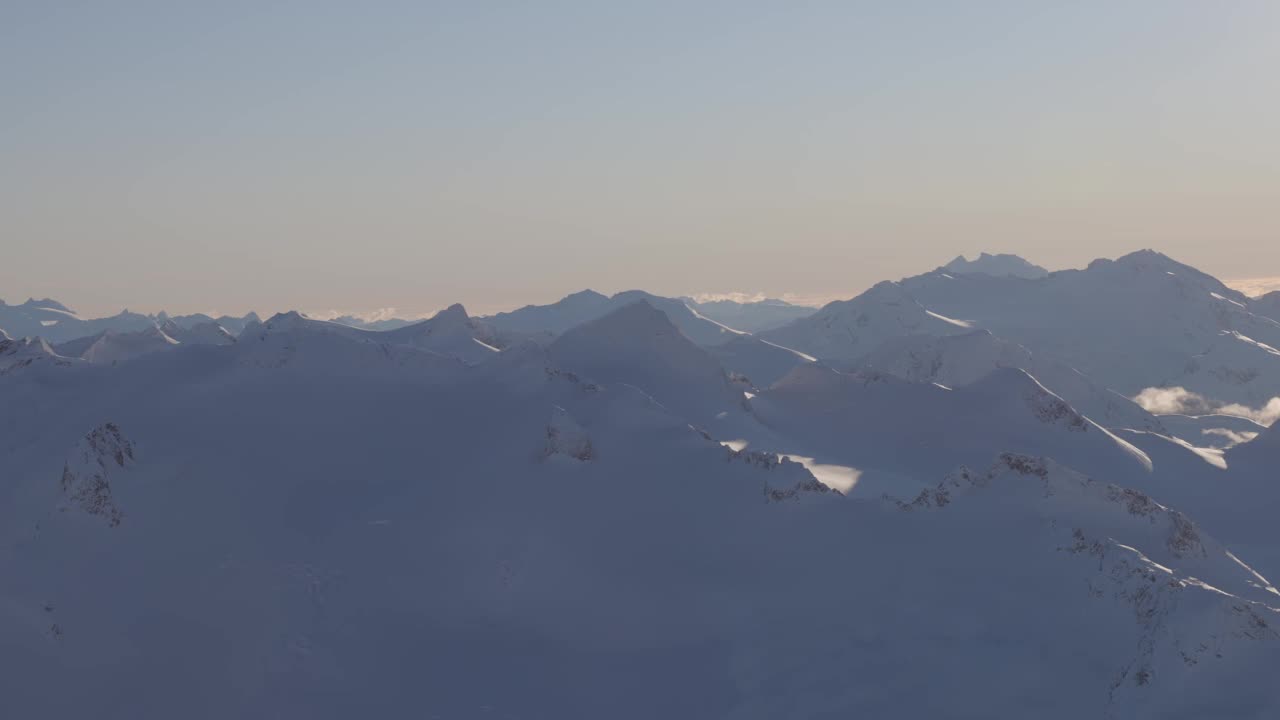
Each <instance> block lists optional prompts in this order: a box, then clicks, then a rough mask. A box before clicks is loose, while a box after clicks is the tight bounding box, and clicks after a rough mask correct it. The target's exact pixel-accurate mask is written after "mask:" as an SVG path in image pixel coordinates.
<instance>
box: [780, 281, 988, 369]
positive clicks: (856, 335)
mask: <svg viewBox="0 0 1280 720" xmlns="http://www.w3.org/2000/svg"><path fill="white" fill-rule="evenodd" d="M971 327H972V326H971V324H970V323H967V322H965V321H963V320H957V319H953V318H950V317H947V316H944V315H942V314H939V313H937V312H934V311H933V310H930V309H929V308H927V307H925V306H924V305H921V304H920V303H919V302H918V301H917V300H916V299H915V298H913V297H912V296H911V295H910V294H909V293H908V292H906V291H905V290H904V288H903V287H902V285H901V284H899V283H895V282H882V283H880V284H878V285H876V286H875V287H872V288H871V289H870V290H867V291H866V292H865V293H863V294H861V295H859V296H858V297H855V298H853V299H852V300H839V301H836V302H833V303H829V304H828V305H826V306H825V307H823V308H822V309H821V310H819V311H818V312H817V313H815V314H813V315H811V316H809V317H806V318H803V319H800V320H796V321H794V322H792V323H789V324H787V325H784V326H783V327H780V328H777V329H775V330H770V331H768V332H764V333H760V337H761V338H763V339H765V340H768V341H770V342H773V343H776V344H778V345H781V346H783V347H787V348H791V349H794V350H798V351H800V352H803V353H806V354H809V355H813V356H816V357H818V358H821V359H824V360H851V359H854V358H858V357H861V356H863V355H866V354H867V353H870V352H871V351H873V350H875V349H876V348H878V347H879V346H880V345H881V344H882V343H884V342H886V341H888V340H891V339H893V338H899V337H905V336H908V335H956V334H960V333H963V332H966V331H967V330H969V329H970V328H971Z"/></svg>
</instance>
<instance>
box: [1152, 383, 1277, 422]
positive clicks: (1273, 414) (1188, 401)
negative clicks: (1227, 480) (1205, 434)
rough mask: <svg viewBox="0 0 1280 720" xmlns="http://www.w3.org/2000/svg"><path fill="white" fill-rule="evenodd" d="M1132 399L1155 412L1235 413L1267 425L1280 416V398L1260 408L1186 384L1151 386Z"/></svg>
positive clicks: (1158, 413)
mask: <svg viewBox="0 0 1280 720" xmlns="http://www.w3.org/2000/svg"><path fill="white" fill-rule="evenodd" d="M1133 401H1134V402H1136V403H1138V405H1141V406H1142V409H1144V410H1146V411H1147V412H1149V413H1151V414H1152V415H1234V416H1236V417H1242V418H1247V419H1249V420H1252V421H1254V422H1256V423H1258V424H1259V425H1266V426H1268V427H1269V426H1270V425H1271V424H1272V423H1274V422H1275V421H1276V420H1278V419H1280V397H1273V398H1271V400H1270V401H1268V402H1267V404H1266V405H1263V406H1262V407H1260V408H1251V407H1249V406H1248V405H1242V404H1240V403H1219V402H1215V401H1213V400H1211V399H1209V398H1207V397H1205V396H1203V395H1201V394H1199V393H1194V392H1191V391H1190V390H1188V389H1186V388H1184V387H1165V388H1157V387H1149V388H1147V389H1146V390H1143V391H1142V392H1140V393H1138V394H1137V395H1135V396H1134V397H1133Z"/></svg>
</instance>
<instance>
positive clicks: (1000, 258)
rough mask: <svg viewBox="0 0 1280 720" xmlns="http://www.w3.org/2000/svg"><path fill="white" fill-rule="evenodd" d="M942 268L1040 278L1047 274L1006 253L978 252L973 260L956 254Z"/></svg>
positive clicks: (1038, 267) (967, 272)
mask: <svg viewBox="0 0 1280 720" xmlns="http://www.w3.org/2000/svg"><path fill="white" fill-rule="evenodd" d="M943 269H944V270H947V271H948V272H952V273H958V274H965V275H971V274H978V273H981V274H984V275H994V276H997V277H1000V276H1012V277H1021V278H1029V279H1036V278H1042V277H1045V276H1047V275H1048V274H1049V271H1048V270H1045V269H1044V268H1042V267H1040V266H1039V265H1035V264H1033V263H1030V262H1028V261H1026V260H1024V259H1023V258H1021V257H1018V256H1017V255H1012V254H1008V253H998V254H994V255H993V254H991V253H987V252H984V253H980V254H979V255H978V257H977V259H975V260H967V259H965V257H964V256H963V255H958V256H956V259H955V260H952V261H951V262H949V263H947V264H946V265H944V266H943Z"/></svg>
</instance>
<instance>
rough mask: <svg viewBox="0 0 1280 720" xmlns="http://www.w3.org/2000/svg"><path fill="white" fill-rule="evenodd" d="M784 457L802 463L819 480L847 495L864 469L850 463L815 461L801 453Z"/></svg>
mask: <svg viewBox="0 0 1280 720" xmlns="http://www.w3.org/2000/svg"><path fill="white" fill-rule="evenodd" d="M782 457H786V458H790V459H791V460H793V461H795V462H798V463H800V464H801V465H803V466H804V467H805V469H806V470H808V471H809V472H811V473H813V476H814V477H815V478H817V479H818V482H820V483H822V484H823V485H826V486H827V487H829V488H831V489H832V490H839V491H840V492H841V493H844V494H845V495H848V494H849V491H850V490H852V489H853V488H854V486H855V485H857V484H858V478H860V477H862V471H861V470H859V469H857V468H852V467H849V466H848V465H828V464H826V463H819V462H815V461H814V459H813V458H811V457H804V456H801V455H783V456H782Z"/></svg>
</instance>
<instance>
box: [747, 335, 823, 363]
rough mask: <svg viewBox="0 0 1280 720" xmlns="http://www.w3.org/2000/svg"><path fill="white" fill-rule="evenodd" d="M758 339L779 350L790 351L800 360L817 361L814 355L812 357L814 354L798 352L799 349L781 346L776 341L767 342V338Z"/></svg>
mask: <svg viewBox="0 0 1280 720" xmlns="http://www.w3.org/2000/svg"><path fill="white" fill-rule="evenodd" d="M758 339H759V340H760V342H762V343H764V344H765V345H768V346H770V347H776V348H778V349H779V350H786V351H787V352H789V353H791V354H792V355H795V356H796V357H798V358H800V359H801V360H805V361H807V362H818V358H816V357H814V356H812V355H805V354H804V353H802V352H800V351H799V350H792V349H791V348H789V347H783V346H782V345H779V344H778V343H772V342H769V341H768V340H765V339H764V338H758Z"/></svg>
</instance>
